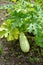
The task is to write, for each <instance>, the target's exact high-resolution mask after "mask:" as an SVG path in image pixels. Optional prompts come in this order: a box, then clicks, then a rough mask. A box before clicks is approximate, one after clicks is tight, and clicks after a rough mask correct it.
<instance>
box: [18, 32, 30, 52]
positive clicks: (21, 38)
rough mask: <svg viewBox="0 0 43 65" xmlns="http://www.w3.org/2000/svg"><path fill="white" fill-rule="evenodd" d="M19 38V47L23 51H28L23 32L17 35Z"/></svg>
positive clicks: (27, 43) (28, 46)
mask: <svg viewBox="0 0 43 65" xmlns="http://www.w3.org/2000/svg"><path fill="white" fill-rule="evenodd" d="M19 38H20V39H19V40H20V48H21V50H22V51H23V52H29V50H30V45H29V42H28V40H27V38H26V36H25V34H24V33H23V32H21V33H20V36H19Z"/></svg>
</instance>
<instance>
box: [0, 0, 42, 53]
mask: <svg viewBox="0 0 43 65" xmlns="http://www.w3.org/2000/svg"><path fill="white" fill-rule="evenodd" d="M6 7H7V8H5V7H4V6H3V8H5V9H7V12H8V14H9V16H8V17H7V18H6V19H5V20H4V21H3V23H2V25H1V26H0V38H3V37H6V38H7V40H8V41H11V40H14V39H15V40H16V39H18V38H19V40H20V47H21V50H22V51H23V52H28V51H29V49H30V45H29V43H28V41H27V38H26V36H25V34H24V33H25V32H29V33H30V34H31V33H32V34H33V35H34V38H35V43H36V44H37V45H38V46H40V47H42V48H43V13H42V9H41V7H40V5H38V4H37V3H35V2H34V3H33V2H29V1H25V0H22V1H21V0H20V1H17V2H16V3H15V4H14V5H12V6H10V7H9V6H6Z"/></svg>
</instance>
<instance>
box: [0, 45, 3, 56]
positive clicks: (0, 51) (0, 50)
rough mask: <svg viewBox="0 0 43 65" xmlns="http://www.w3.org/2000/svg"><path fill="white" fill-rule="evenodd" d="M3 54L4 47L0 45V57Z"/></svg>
mask: <svg viewBox="0 0 43 65" xmlns="http://www.w3.org/2000/svg"><path fill="white" fill-rule="evenodd" d="M2 52H3V50H2V45H1V44H0V55H2Z"/></svg>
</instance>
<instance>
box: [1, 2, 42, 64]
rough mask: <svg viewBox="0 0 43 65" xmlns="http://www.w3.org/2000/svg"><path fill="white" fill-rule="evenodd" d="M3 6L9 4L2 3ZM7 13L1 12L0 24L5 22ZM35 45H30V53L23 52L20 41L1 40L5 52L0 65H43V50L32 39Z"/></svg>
mask: <svg viewBox="0 0 43 65" xmlns="http://www.w3.org/2000/svg"><path fill="white" fill-rule="evenodd" d="M0 3H1V5H2V4H7V3H9V2H3V1H0ZM5 14H6V11H5V10H3V11H2V10H1V12H0V23H2V22H3V20H4V18H5V16H4V15H5ZM29 41H32V42H33V43H32V44H30V46H31V48H30V51H29V52H28V53H23V52H22V51H21V48H20V45H19V40H14V41H10V42H8V41H7V40H6V39H5V38H3V39H0V44H1V45H2V48H3V52H2V55H0V65H43V48H40V47H39V46H36V44H35V42H34V41H33V39H30V40H29Z"/></svg>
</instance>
